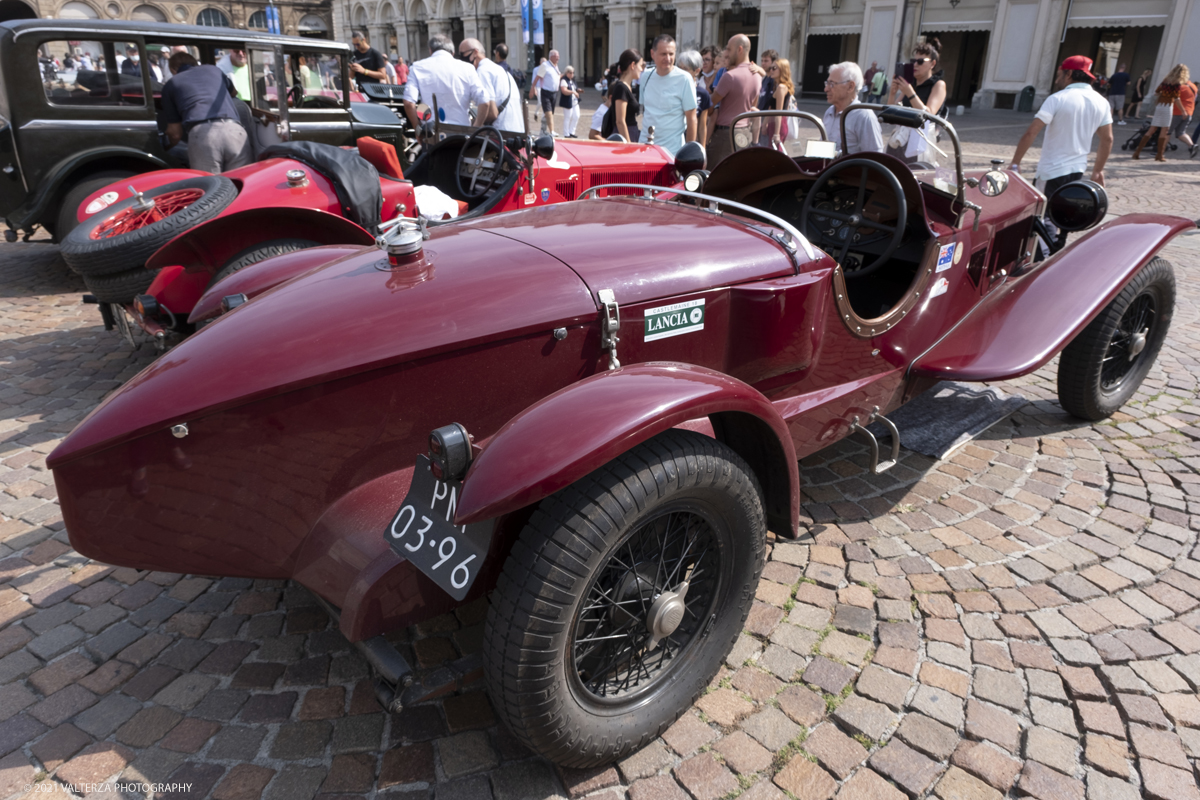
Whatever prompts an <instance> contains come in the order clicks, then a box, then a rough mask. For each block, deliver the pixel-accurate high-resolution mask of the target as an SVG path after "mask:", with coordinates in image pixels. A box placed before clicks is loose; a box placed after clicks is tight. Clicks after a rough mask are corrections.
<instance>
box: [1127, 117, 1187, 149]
mask: <svg viewBox="0 0 1200 800" xmlns="http://www.w3.org/2000/svg"><path fill="white" fill-rule="evenodd" d="M1148 130H1150V120H1146V121H1145V122H1143V123H1142V127H1141V128H1140V129H1139V130H1138V132H1137V133H1135V134H1133V135H1132V136H1130V137H1129V138H1128V139H1127V140H1125V143H1124V144H1122V145H1121V149H1122V150H1133V149H1134V148H1135V147H1137V146H1138V142H1140V141H1141V140H1142V137H1143V136H1145V135H1146V131H1148ZM1164 133H1166V131H1165V130H1164V129H1162V128H1159V129H1158V131H1157V132H1156V133H1155V134H1154V137H1153V138H1152V139H1151V140H1150V141H1149V143H1148V144H1149V145H1150V149H1151V150H1154V149H1156V148H1157V147H1158V137H1159V136H1162V135H1163V134H1164ZM1167 149H1169V150H1178V149H1179V145H1177V144H1175V143H1174V142H1171V143H1169V144H1168V145H1167Z"/></svg>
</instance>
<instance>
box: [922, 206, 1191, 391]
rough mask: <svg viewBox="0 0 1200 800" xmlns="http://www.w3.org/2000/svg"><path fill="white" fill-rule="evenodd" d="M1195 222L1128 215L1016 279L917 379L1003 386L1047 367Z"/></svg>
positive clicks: (939, 347) (953, 334) (945, 341)
mask: <svg viewBox="0 0 1200 800" xmlns="http://www.w3.org/2000/svg"><path fill="white" fill-rule="evenodd" d="M1195 227H1196V223H1195V222H1193V221H1191V220H1189V219H1183V218H1181V217H1168V216H1164V215H1159V214H1128V215H1126V216H1123V217H1118V218H1117V219H1114V220H1112V221H1110V222H1106V223H1105V224H1103V225H1101V226H1100V227H1099V228H1096V229H1095V230H1092V231H1089V232H1088V233H1087V234H1086V235H1085V236H1083V237H1082V238H1080V239H1079V240H1078V241H1077V242H1075V243H1074V244H1072V245H1071V246H1070V247H1067V248H1066V249H1064V250H1061V251H1059V252H1058V253H1056V254H1055V255H1053V256H1051V257H1050V258H1048V259H1046V260H1045V261H1043V262H1042V263H1041V264H1039V265H1038V266H1036V267H1035V268H1034V269H1032V270H1030V271H1029V272H1027V273H1025V274H1023V275H1020V276H1018V277H1016V278H1010V279H1009V280H1008V281H1007V282H1006V283H1005V284H1004V285H1003V286H1000V287H999V288H997V289H996V290H994V291H993V292H992V293H991V294H989V295H988V296H987V297H985V298H984V299H983V301H982V302H981V303H979V304H978V305H976V306H975V308H974V309H973V310H972V311H971V313H970V314H968V315H967V316H966V317H964V318H963V319H962V320H960V321H959V323H958V324H957V325H955V326H954V327H953V328H952V329H951V330H950V331H949V332H948V333H947V334H946V335H945V336H943V337H942V338H941V339H940V340H939V341H938V342H937V343H935V344H934V345H933V347H931V348H929V349H928V350H926V351H925V352H924V353H922V354H921V355H920V356H918V357H917V358H915V359H914V360H913V362H912V366H911V367H910V368H909V369H910V374H911V375H915V376H919V377H928V378H937V379H939V380H958V381H996V380H1006V379H1008V378H1016V377H1018V376H1020V375H1027V374H1029V373H1030V372H1033V371H1034V370H1036V369H1040V368H1041V367H1043V366H1045V364H1046V363H1047V362H1049V361H1050V359H1052V358H1054V356H1055V355H1057V354H1058V353H1059V352H1060V351H1061V350H1062V349H1063V348H1064V347H1066V346H1067V345H1068V344H1069V343H1070V342H1071V340H1072V339H1074V338H1075V337H1076V336H1077V335H1078V334H1079V332H1080V331H1081V330H1083V329H1084V327H1086V326H1087V324H1088V323H1089V322H1091V321H1092V320H1093V319H1095V317H1096V315H1097V314H1099V313H1100V312H1101V311H1102V310H1103V309H1104V307H1105V306H1107V305H1108V304H1109V303H1111V302H1112V300H1113V298H1114V297H1116V296H1117V295H1118V294H1119V293H1120V292H1121V290H1122V289H1123V288H1125V284H1127V283H1128V282H1129V281H1130V279H1131V278H1133V276H1134V275H1135V274H1137V272H1138V270H1140V269H1141V268H1142V267H1144V266H1145V265H1146V264H1147V263H1148V262H1149V261H1150V259H1152V258H1153V257H1154V255H1155V253H1157V252H1158V251H1159V249H1160V248H1162V246H1163V245H1164V244H1166V243H1167V242H1168V241H1170V240H1171V239H1173V238H1174V237H1176V236H1178V235H1179V234H1181V233H1183V232H1184V231H1186V230H1189V229H1192V228H1195Z"/></svg>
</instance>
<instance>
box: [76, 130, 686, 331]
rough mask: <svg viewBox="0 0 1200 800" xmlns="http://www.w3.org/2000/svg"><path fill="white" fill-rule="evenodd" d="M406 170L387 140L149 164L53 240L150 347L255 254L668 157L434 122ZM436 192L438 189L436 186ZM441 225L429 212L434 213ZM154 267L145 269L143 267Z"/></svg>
mask: <svg viewBox="0 0 1200 800" xmlns="http://www.w3.org/2000/svg"><path fill="white" fill-rule="evenodd" d="M432 136H433V137H434V143H433V144H432V145H431V146H429V147H427V148H426V149H425V151H424V152H423V153H422V155H421V156H419V157H418V158H417V160H416V161H415V163H413V164H412V166H411V167H410V168H409V169H408V170H407V171H405V170H403V169H401V165H400V160H399V159H398V157H397V154H396V151H395V148H394V147H393V146H392V145H390V144H387V143H384V142H379V141H377V140H375V139H371V138H366V137H364V138H362V139H359V141H358V147H357V148H356V149H349V148H338V147H333V146H331V145H326V144H319V143H314V142H286V143H283V144H279V145H275V146H273V147H270V148H268V149H267V150H266V151H265V152H264V153H263V156H262V158H261V159H260V160H259V161H258V162H257V163H255V164H252V165H250V166H246V167H242V168H240V169H236V170H231V171H230V172H227V173H224V174H222V175H210V174H208V173H204V172H197V171H194V170H179V169H172V170H159V171H157V172H149V173H145V174H142V175H138V176H136V177H133V178H129V179H126V180H122V181H120V182H118V183H115V184H111V185H109V186H105V187H103V188H101V189H99V190H97V191H96V192H94V193H93V194H91V195H89V196H88V197H87V198H85V199H84V201H83V202H82V203H81V204H80V206H79V210H78V217H79V221H80V224H79V226H78V227H77V228H76V229H75V230H73V231H72V232H71V234H70V235H68V236H67V237H66V239H65V240H64V241H63V243H62V253H63V257H64V259H65V260H66V261H67V263H68V265H69V266H71V267H72V269H74V270H75V271H76V272H78V273H80V274H81V275H82V276H83V278H84V280H85V282H86V284H87V287H88V289H89V291H90V292H91V300H92V301H94V302H97V303H99V304H100V309H101V313H102V315H103V316H104V320H105V324H106V326H107V327H109V328H112V327H114V326H115V327H117V328H119V329H121V330H122V332H124V333H125V334H126V335H128V336H129V337H130V341H131V342H133V338H132V335H131V326H130V324H129V321H128V320H132V321H133V323H134V326H136V327H140V328H142V330H144V331H146V332H147V333H149V334H150V335H151V336H152V337H153V340H154V341H155V343H156V344H158V345H159V346H160V348H162V347H165V346H166V345H167V344H169V343H170V342H171V341H173V340H175V339H177V338H179V337H181V336H184V335H187V334H189V333H191V332H192V330H193V328H192V326H191V325H189V324H188V322H187V319H188V316H189V314H190V313H191V312H192V309H193V308H194V306H195V304H196V301H197V299H198V298H199V297H200V295H201V294H202V293H203V292H204V291H205V290H206V289H207V288H208V286H209V285H210V284H212V283H215V282H216V281H217V280H220V279H221V278H222V277H224V276H226V275H229V274H232V273H233V272H236V271H238V270H240V269H242V268H244V267H246V266H248V265H250V264H254V263H257V262H258V261H261V260H263V259H264V258H267V257H270V256H273V255H279V254H281V253H285V252H292V251H295V250H302V249H305V248H310V247H317V246H320V245H333V244H336V245H347V244H357V245H365V244H371V243H373V242H374V241H375V237H376V235H377V234H378V226H379V224H380V223H381V222H386V221H390V220H393V219H395V218H397V217H416V216H418V214H419V213H420V212H421V210H422V209H421V205H422V203H421V202H419V201H420V200H421V198H422V197H424V198H425V199H424V204H425V205H426V207H427V208H428V207H429V204H430V203H432V202H436V201H440V203H441V205H440V206H439V213H438V214H436V215H434V216H437V217H440V216H441V213H440V209H441V208H443V207H446V206H448V207H449V210H450V211H451V213H453V214H454V216H455V217H456V218H460V219H470V218H474V217H478V216H483V215H487V214H496V213H501V212H504V211H511V210H514V209H518V208H528V207H532V206H542V205H546V204H550V203H561V202H564V201H567V200H574V199H575V198H576V197H577V196H578V195H579V193H580V192H582V191H585V190H586V189H588V188H589V187H591V186H594V185H597V184H601V183H612V182H614V181H618V182H634V183H651V184H655V185H670V184H672V183H675V182H676V181H677V180H678V178H679V172H680V170H682V171H685V172H687V171H691V170H693V169H695V168H696V167H700V166H703V160H702V159H703V156H702V153H701V155H700V156H699V158H700V160H699V161H696V160H695V159H696V156H695V155H693V160H692V161H686V160H684V161H681V162H680V163H679V164H678V165H677V164H676V161H675V159H672V158H671V157H670V156H669V155H668V154H667V153H666V152H665V151H664V150H662V149H661V148H659V147H655V146H653V145H641V144H633V145H630V144H615V143H611V142H590V141H580V140H561V139H560V140H558V141H557V142H556V141H555V140H553V139H551V138H550V137H540V138H538V139H533V138H530V137H526V136H517V135H510V134H505V133H501V132H500V131H497V130H496V129H495V128H479V129H474V130H469V129H463V128H458V127H455V126H448V125H442V126H440V128H439V129H438V130H437V132H436V134H433V135H432ZM439 193H440V194H439ZM433 224H435V225H436V224H437V220H435V221H434V222H433ZM147 270H150V271H147Z"/></svg>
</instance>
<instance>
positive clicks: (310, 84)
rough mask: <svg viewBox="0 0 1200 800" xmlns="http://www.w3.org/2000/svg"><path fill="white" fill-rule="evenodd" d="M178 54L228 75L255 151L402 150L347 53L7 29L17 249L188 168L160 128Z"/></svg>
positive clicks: (4, 71) (230, 34)
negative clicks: (131, 182)
mask: <svg viewBox="0 0 1200 800" xmlns="http://www.w3.org/2000/svg"><path fill="white" fill-rule="evenodd" d="M179 49H185V50H187V51H188V52H190V53H191V54H192V55H194V56H195V57H196V58H198V59H199V60H200V62H201V63H205V64H213V63H216V64H218V66H223V67H224V69H225V70H226V72H227V73H230V75H231V78H232V79H233V81H234V85H235V86H236V87H237V89H238V96H239V97H240V98H241V99H242V100H245V101H246V103H247V104H248V105H249V107H250V110H251V115H252V118H253V121H252V122H248V127H249V128H250V129H251V131H252V133H253V143H254V144H255V145H256V146H258V147H265V146H267V145H270V144H273V143H276V142H278V141H281V140H286V139H300V140H311V141H319V142H325V143H327V144H334V145H352V144H354V142H355V141H356V140H357V139H358V138H359V137H361V136H373V137H375V138H376V139H380V140H382V141H385V142H390V143H392V144H394V145H396V146H397V149H398V150H400V151H401V152H403V150H404V144H405V142H404V123H403V121H402V120H401V119H400V118H398V117H397V116H396V115H395V114H394V113H393V112H392V111H391V110H389V109H388V108H387V107H385V106H383V105H377V104H373V103H368V102H365V101H366V100H367V99H368V98H367V97H366V96H365V95H362V94H359V93H358V92H356V91H353V84H351V82H350V74H349V58H348V57H349V54H350V48H349V46H348V45H345V44H341V43H338V42H330V41H323V40H314V39H301V38H294V37H287V36H273V35H270V34H265V33H256V32H254V31H243V30H234V29H232V28H213V27H203V26H194V25H170V24H165V23H145V22H127V21H112V22H102V21H90V20H82V21H77V20H45V19H29V20H13V21H8V22H0V82H2V84H3V85H2V86H0V173H3V174H2V176H0V214H2V215H3V216H4V218H5V221H6V222H7V223H8V230H7V231H6V232H5V236H6V238H8V240H9V241H13V240H15V239H16V237H17V235H18V233H19V232H24V233H25V234H26V235H28V234H30V233H32V232H33V231H34V230H35V229H36V228H37V227H38V226H42V227H45V228H46V229H48V230H49V231H50V232H51V233H52V234H53V235H54V238H55V240H56V241H58V240H61V239H62V237H64V236H65V235H66V234H67V232H68V231H69V230H70V229H71V228H72V227H74V226H75V224H76V219H75V210H76V209H77V208H78V206H79V203H80V201H81V200H82V199H83V198H85V197H87V196H88V195H89V194H91V193H92V192H94V191H95V190H96V189H98V188H99V187H101V186H104V185H106V184H109V183H112V182H113V181H116V180H120V179H121V178H123V177H126V176H129V175H135V174H137V173H140V172H147V171H149V170H155V169H162V168H164V167H167V166H180V165H181V164H180V162H179V161H178V159H176V158H173V154H172V153H171V152H169V151H168V149H167V147H166V140H165V137H164V136H163V126H162V125H161V124H160V122H159V120H158V119H157V117H158V112H159V110H160V104H161V100H160V96H161V90H162V84H163V82H164V81H166V80H168V79H169V78H170V74H171V73H170V71H169V70H168V69H167V58H168V57H169V55H170V54H171V52H174V51H176V50H179ZM241 53H244V54H245V56H244V62H243V63H241V64H237V63H236V62H239V61H242V56H241ZM231 54H233V55H232V56H231ZM231 57H232V59H233V60H230V59H231ZM222 61H224V64H222V63H221V62H222ZM280 87H282V90H283V94H284V97H285V98H286V102H283V103H280V102H278V97H279V93H280Z"/></svg>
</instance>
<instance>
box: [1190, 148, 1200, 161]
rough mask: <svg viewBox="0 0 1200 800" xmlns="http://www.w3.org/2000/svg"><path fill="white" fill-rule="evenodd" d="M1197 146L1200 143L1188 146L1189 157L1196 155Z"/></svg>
mask: <svg viewBox="0 0 1200 800" xmlns="http://www.w3.org/2000/svg"><path fill="white" fill-rule="evenodd" d="M1197 147H1200V145H1192V146H1191V147H1189V148H1188V158H1195V157H1196V148H1197Z"/></svg>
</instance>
